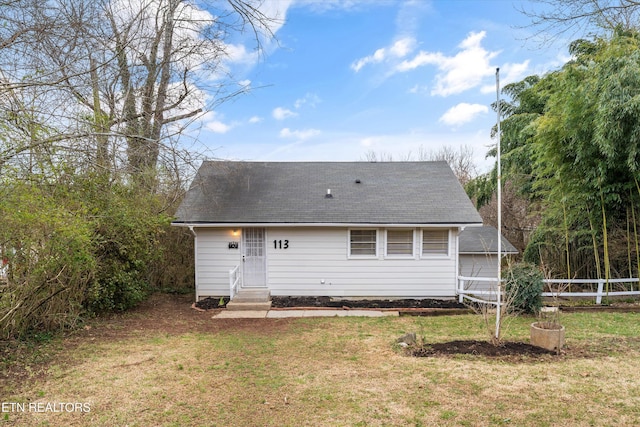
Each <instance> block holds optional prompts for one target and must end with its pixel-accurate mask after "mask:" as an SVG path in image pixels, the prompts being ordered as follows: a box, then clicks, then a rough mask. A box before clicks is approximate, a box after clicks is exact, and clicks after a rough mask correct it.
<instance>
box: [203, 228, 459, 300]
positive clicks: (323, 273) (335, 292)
mask: <svg viewBox="0 0 640 427" xmlns="http://www.w3.org/2000/svg"><path fill="white" fill-rule="evenodd" d="M351 230H352V229H350V228H347V227H339V226H336V227H310V226H304V227H267V229H266V236H267V245H266V257H267V261H266V269H267V273H266V280H267V288H268V289H269V290H270V291H271V295H273V296H333V297H392V298H393V297H395V298H436V297H449V298H452V297H454V296H455V286H456V278H457V270H458V266H457V257H456V256H453V255H452V256H448V257H447V256H442V255H440V256H437V257H418V256H415V257H397V258H396V257H394V258H393V259H389V258H386V257H382V256H375V257H371V256H369V257H352V256H350V246H351V243H350V236H351ZM353 230H362V229H357V228H354V229H353ZM370 230H373V231H375V232H376V233H375V234H376V242H375V254H384V253H385V247H386V237H385V236H386V232H387V230H393V228H391V227H390V228H388V229H387V228H380V229H376V228H370ZM400 230H401V229H400ZM405 230H406V229H405ZM195 231H196V233H197V235H198V240H197V244H198V253H197V271H196V274H197V278H198V282H197V283H198V295H199V296H200V298H204V297H206V296H226V295H229V270H231V269H232V268H233V267H235V266H236V265H241V264H242V256H241V250H240V249H229V242H232V241H240V242H241V241H242V239H241V236H240V235H236V236H233V235H232V231H231V229H216V228H196V229H195ZM449 234H450V235H454V233H449ZM378 236H382V237H380V238H379V237H378ZM419 236H422V229H419V230H416V232H415V235H414V242H415V249H414V251H415V252H417V253H418V254H419V253H420V250H419V249H420V247H421V246H420V245H421V244H422V242H421V241H416V240H419V239H418V237H419ZM274 241H275V242H276V244H274ZM280 241H282V245H280ZM449 251H450V253H451V254H455V253H456V252H457V248H456V239H451V242H450V243H449Z"/></svg>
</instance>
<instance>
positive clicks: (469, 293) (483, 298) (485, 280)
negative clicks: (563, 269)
mask: <svg viewBox="0 0 640 427" xmlns="http://www.w3.org/2000/svg"><path fill="white" fill-rule="evenodd" d="M502 281H504V280H502ZM497 283H498V280H497V278H496V277H468V276H458V287H457V289H456V293H457V294H458V298H459V301H460V302H462V301H463V300H464V299H465V298H466V299H469V300H471V301H475V302H484V303H490V304H495V303H496V302H495V300H496V299H497V298H496V296H497ZM544 283H545V285H547V287H548V288H549V289H557V291H552V292H543V293H542V296H543V297H558V298H565V297H566V298H568V297H583V298H593V297H595V299H596V304H598V305H599V304H602V298H603V297H615V296H634V295H635V296H640V285H639V286H636V290H635V291H634V290H633V287H634V286H633V285H634V284H640V278H637V277H632V278H626V279H609V280H608V281H607V280H606V279H545V280H544ZM469 284H472V285H473V287H469ZM607 284H608V286H607ZM621 284H631V286H630V288H631V290H625V291H619V290H611V287H612V285H613V286H615V285H618V286H619V285H621ZM570 285H596V291H595V292H593V291H592V292H569V291H568V290H565V288H568V287H569V286H570Z"/></svg>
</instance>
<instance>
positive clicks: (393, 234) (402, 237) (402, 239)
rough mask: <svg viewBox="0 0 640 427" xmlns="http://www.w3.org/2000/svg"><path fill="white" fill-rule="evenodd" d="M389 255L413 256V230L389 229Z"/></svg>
mask: <svg viewBox="0 0 640 427" xmlns="http://www.w3.org/2000/svg"><path fill="white" fill-rule="evenodd" d="M386 254H387V256H391V257H412V256H413V230H394V229H389V230H387V253H386Z"/></svg>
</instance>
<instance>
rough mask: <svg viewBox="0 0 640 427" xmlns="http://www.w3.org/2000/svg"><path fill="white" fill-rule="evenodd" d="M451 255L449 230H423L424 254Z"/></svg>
mask: <svg viewBox="0 0 640 427" xmlns="http://www.w3.org/2000/svg"><path fill="white" fill-rule="evenodd" d="M434 255H435V256H443V255H449V230H446V229H435V230H422V256H434Z"/></svg>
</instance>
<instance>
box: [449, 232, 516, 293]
mask: <svg viewBox="0 0 640 427" xmlns="http://www.w3.org/2000/svg"><path fill="white" fill-rule="evenodd" d="M501 250H502V254H503V256H505V255H506V256H512V255H517V254H518V250H517V249H516V248H515V247H514V246H513V245H512V244H511V242H509V241H508V240H507V239H505V238H504V237H502V248H501ZM497 255H498V230H497V229H496V228H495V227H491V226H483V227H469V228H466V229H464V230H463V231H462V232H461V233H460V247H459V257H458V259H459V263H460V275H461V276H463V277H483V278H493V277H495V278H496V279H497V276H498V257H497ZM465 288H466V289H467V290H489V289H491V288H492V284H491V283H490V282H479V281H474V280H467V281H466V283H465Z"/></svg>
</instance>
